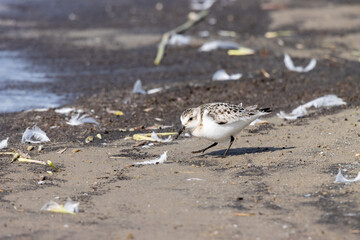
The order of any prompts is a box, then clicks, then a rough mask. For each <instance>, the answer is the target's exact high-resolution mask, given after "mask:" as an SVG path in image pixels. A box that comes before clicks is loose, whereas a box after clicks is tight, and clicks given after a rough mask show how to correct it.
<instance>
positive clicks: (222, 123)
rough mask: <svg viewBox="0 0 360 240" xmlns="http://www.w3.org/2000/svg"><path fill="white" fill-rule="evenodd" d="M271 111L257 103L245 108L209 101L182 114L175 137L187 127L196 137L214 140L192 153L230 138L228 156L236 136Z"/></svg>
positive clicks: (225, 154)
mask: <svg viewBox="0 0 360 240" xmlns="http://www.w3.org/2000/svg"><path fill="white" fill-rule="evenodd" d="M270 112H271V109H270V108H258V107H257V106H256V105H254V106H249V107H246V108H244V107H242V105H235V104H229V103H208V104H204V105H201V106H199V107H196V108H189V109H186V110H185V111H184V112H183V113H182V114H181V117H180V120H181V124H182V127H181V129H180V130H179V132H178V135H177V136H176V137H175V139H177V138H178V137H179V135H180V134H181V133H182V132H183V131H184V130H185V129H187V130H189V131H190V133H191V134H192V135H193V136H195V137H199V138H204V139H207V140H210V141H214V143H213V144H211V145H210V146H208V147H206V148H204V149H200V150H198V151H193V152H192V153H204V152H205V151H206V150H208V149H210V148H212V147H214V146H216V145H217V144H218V143H219V142H223V141H226V140H230V144H229V147H228V148H227V149H226V151H225V153H224V155H223V156H222V157H226V156H227V154H228V152H229V150H230V148H231V145H232V144H233V142H234V139H235V138H234V136H236V135H237V134H239V133H240V131H241V130H242V129H243V128H245V127H246V126H248V125H249V124H250V123H251V122H252V121H254V120H255V119H257V118H259V117H260V116H262V115H266V114H269V113H270Z"/></svg>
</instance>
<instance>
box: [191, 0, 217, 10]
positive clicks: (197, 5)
mask: <svg viewBox="0 0 360 240" xmlns="http://www.w3.org/2000/svg"><path fill="white" fill-rule="evenodd" d="M215 2H216V0H191V2H190V8H191V10H194V11H202V10H206V9H209V8H211V6H212V5H213V4H214V3H215Z"/></svg>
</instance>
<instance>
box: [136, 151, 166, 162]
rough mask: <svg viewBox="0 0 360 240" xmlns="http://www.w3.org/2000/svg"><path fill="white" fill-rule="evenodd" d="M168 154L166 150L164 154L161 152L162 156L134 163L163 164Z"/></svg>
mask: <svg viewBox="0 0 360 240" xmlns="http://www.w3.org/2000/svg"><path fill="white" fill-rule="evenodd" d="M166 154H167V151H166V152H164V153H163V154H161V156H160V158H157V159H153V160H149V161H144V162H136V163H134V165H151V164H162V163H164V162H165V161H166V158H167V157H166Z"/></svg>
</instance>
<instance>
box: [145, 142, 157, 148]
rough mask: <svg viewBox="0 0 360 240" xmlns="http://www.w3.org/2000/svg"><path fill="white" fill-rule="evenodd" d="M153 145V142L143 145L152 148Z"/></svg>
mask: <svg viewBox="0 0 360 240" xmlns="http://www.w3.org/2000/svg"><path fill="white" fill-rule="evenodd" d="M151 146H154V144H153V143H149V144H146V145H144V146H142V148H150V147H151Z"/></svg>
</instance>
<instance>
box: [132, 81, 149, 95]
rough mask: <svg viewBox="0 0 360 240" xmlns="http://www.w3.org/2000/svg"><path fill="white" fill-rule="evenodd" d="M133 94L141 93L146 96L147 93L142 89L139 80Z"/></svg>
mask: <svg viewBox="0 0 360 240" xmlns="http://www.w3.org/2000/svg"><path fill="white" fill-rule="evenodd" d="M132 92H133V93H140V94H146V91H145V90H144V89H143V88H142V83H141V80H140V79H138V80H137V81H136V82H135V84H134V87H133V91H132Z"/></svg>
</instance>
